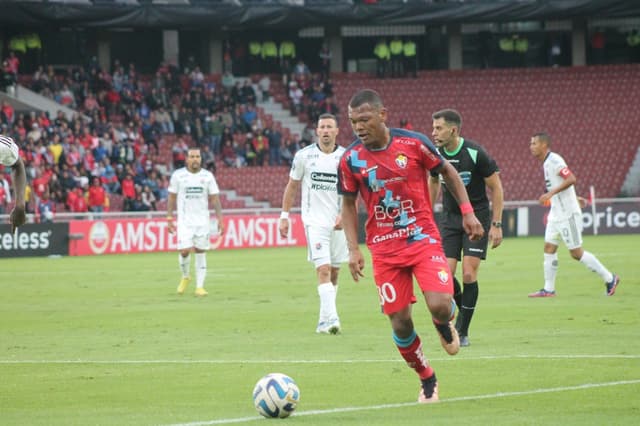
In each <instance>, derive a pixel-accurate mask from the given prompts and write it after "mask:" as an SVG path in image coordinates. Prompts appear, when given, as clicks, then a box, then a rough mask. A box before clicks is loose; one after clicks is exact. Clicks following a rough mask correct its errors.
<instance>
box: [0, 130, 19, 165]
mask: <svg viewBox="0 0 640 426" xmlns="http://www.w3.org/2000/svg"><path fill="white" fill-rule="evenodd" d="M19 151H20V150H19V148H18V145H16V143H15V142H14V141H13V139H11V138H10V137H8V136H4V135H0V164H2V165H3V166H13V165H14V164H16V161H18V158H19V156H20V154H19Z"/></svg>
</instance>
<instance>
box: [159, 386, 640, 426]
mask: <svg viewBox="0 0 640 426" xmlns="http://www.w3.org/2000/svg"><path fill="white" fill-rule="evenodd" d="M638 383H640V379H636V380H620V381H617V382H605V383H585V384H583V385H576V386H563V387H560V388H547V389H534V390H530V391H515V392H498V393H494V394H487V395H473V396H460V397H456V398H447V399H441V400H440V402H439V404H443V403H445V404H446V403H450V402H459V401H473V400H481V399H494V398H505V397H511V396H523V395H534V394H540V393H553V392H565V391H573V390H583V389H593V388H603V387H607V386H621V385H635V384H638ZM412 405H418V402H402V403H398V404H381V405H369V406H360V407H343V408H332V409H328V410H309V411H296V413H295V414H294V416H296V417H300V416H315V415H323V414H335V413H350V412H354V411H367V410H383V409H388V408H400V407H409V406H412ZM262 419H263V417H260V416H253V417H237V418H235V419H219V420H208V421H201V422H192V423H174V424H171V425H168V426H205V425H225V424H231V423H242V422H250V421H256V420H262Z"/></svg>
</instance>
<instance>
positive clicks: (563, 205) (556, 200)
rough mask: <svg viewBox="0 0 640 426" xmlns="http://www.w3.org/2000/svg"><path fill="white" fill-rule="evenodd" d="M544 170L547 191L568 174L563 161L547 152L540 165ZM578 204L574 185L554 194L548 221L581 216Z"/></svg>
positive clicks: (558, 156)
mask: <svg viewBox="0 0 640 426" xmlns="http://www.w3.org/2000/svg"><path fill="white" fill-rule="evenodd" d="M542 168H543V169H544V182H545V185H546V187H547V191H549V190H551V189H552V188H555V187H557V186H558V185H560V184H561V183H562V182H564V179H565V178H564V177H563V175H565V173H568V172H569V168H568V167H567V163H565V161H564V159H563V158H562V157H561V156H560V155H558V154H556V153H555V152H549V154H548V155H547V158H545V160H544V163H543V165H542ZM581 213H582V210H581V209H580V204H578V197H577V196H576V189H575V186H574V185H571V186H570V187H569V188H567V189H565V190H564V191H561V192H559V193H557V194H555V195H554V196H553V197H551V211H550V212H549V217H548V220H549V221H552V220H553V221H555V220H565V219H568V218H570V217H571V216H573V215H574V214H581Z"/></svg>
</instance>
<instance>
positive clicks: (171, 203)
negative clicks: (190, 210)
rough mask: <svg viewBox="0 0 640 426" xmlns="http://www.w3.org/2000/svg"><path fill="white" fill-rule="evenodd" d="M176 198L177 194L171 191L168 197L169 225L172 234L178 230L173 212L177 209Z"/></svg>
mask: <svg viewBox="0 0 640 426" xmlns="http://www.w3.org/2000/svg"><path fill="white" fill-rule="evenodd" d="M176 199H177V195H176V194H175V193H173V192H169V198H168V199H167V226H168V229H169V233H170V234H173V233H174V232H176V223H175V221H174V218H173V212H174V211H176Z"/></svg>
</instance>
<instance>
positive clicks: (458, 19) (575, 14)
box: [0, 0, 640, 30]
mask: <svg viewBox="0 0 640 426" xmlns="http://www.w3.org/2000/svg"><path fill="white" fill-rule="evenodd" d="M0 10H1V11H2V12H1V13H0V25H8V26H13V27H15V26H20V27H23V28H24V27H31V28H34V27H38V26H41V25H47V26H57V27H94V28H96V27H98V28H116V27H135V28H175V29H203V30H205V29H215V28H219V29H223V30H224V29H266V28H304V27H310V26H319V25H320V26H331V25H334V26H335V25H413V24H423V25H424V24H427V25H438V24H446V23H482V22H516V21H531V20H560V19H580V18H583V19H588V18H596V17H597V18H628V17H634V16H635V17H640V1H638V0H377V2H374V3H373V4H370V3H369V2H363V1H362V0H0Z"/></svg>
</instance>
